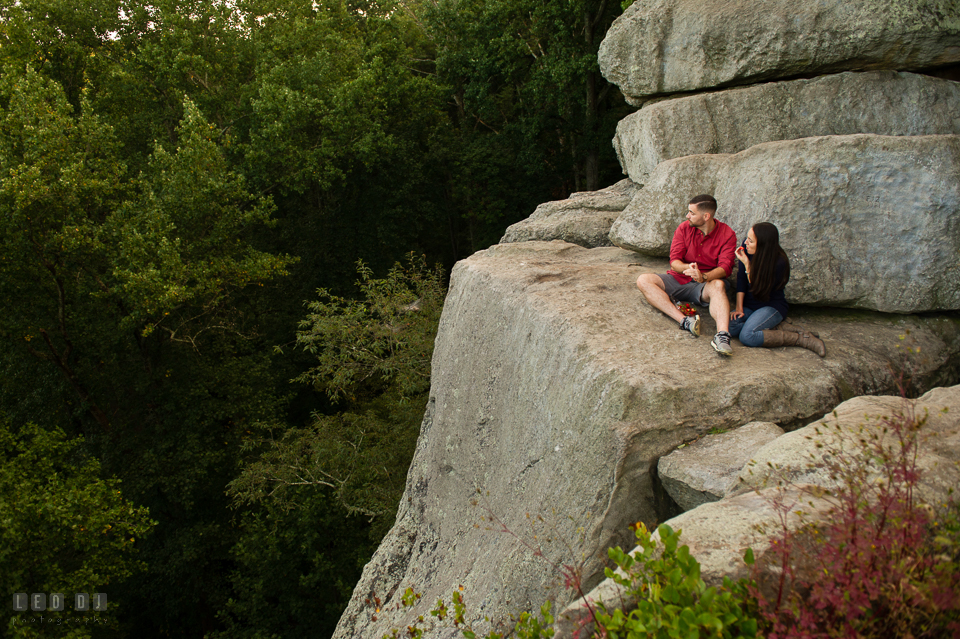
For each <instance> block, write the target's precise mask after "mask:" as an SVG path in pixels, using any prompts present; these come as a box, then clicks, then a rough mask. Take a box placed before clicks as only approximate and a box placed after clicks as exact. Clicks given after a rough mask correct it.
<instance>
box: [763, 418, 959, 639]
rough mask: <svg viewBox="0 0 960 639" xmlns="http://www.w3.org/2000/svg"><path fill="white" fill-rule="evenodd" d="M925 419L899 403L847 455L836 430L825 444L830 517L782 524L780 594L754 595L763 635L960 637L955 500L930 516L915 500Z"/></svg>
mask: <svg viewBox="0 0 960 639" xmlns="http://www.w3.org/2000/svg"><path fill="white" fill-rule="evenodd" d="M925 422H926V415H923V416H920V415H917V414H916V411H915V408H914V404H913V403H912V402H909V401H907V400H904V408H903V409H902V410H901V411H899V412H897V413H896V414H894V415H893V416H890V417H884V418H881V419H880V422H879V426H880V427H879V428H866V427H863V428H861V429H860V431H859V432H858V433H857V435H858V437H857V438H856V443H855V444H854V445H853V446H852V447H850V446H849V445H848V446H847V448H849V450H847V449H845V447H844V444H843V443H842V442H843V441H844V437H843V434H842V433H841V432H840V431H839V428H840V427H839V426H837V428H838V431H837V435H838V437H837V439H836V441H837V442H839V443H837V444H834V445H832V446H828V448H827V450H826V452H827V454H826V455H824V457H823V460H824V461H823V462H822V464H823V466H824V468H825V469H826V470H827V471H828V473H829V476H830V477H831V479H832V480H833V481H834V482H836V486H837V488H836V489H834V490H831V491H830V492H829V494H828V499H829V500H831V501H832V503H833V509H832V512H831V514H830V516H829V517H828V518H826V520H825V521H824V522H821V523H817V524H809V525H807V526H804V527H802V528H800V529H798V530H796V531H793V532H790V531H787V530H786V527H784V532H783V533H782V534H781V536H780V537H779V538H778V539H776V540H775V541H774V542H773V546H772V550H773V556H774V557H776V563H777V564H778V565H779V568H780V571H779V572H780V575H779V583H778V584H777V593H778V594H777V596H776V597H769V598H767V597H764V595H763V594H762V593H761V592H760V590H759V589H755V590H754V594H755V595H756V596H757V598H758V600H759V603H760V611H761V617H762V621H763V626H764V628H763V629H762V634H764V635H765V636H767V637H768V638H769V639H787V638H789V639H801V638H802V639H807V638H814V637H816V638H820V637H831V638H832V637H844V638H846V637H876V638H878V639H879V638H884V639H887V638H912V639H921V638H924V637H950V636H953V637H960V570H958V566H960V562H958V545H957V541H958V540H960V517H958V507H957V504H956V503H955V502H953V501H951V502H950V503H948V504H946V505H942V507H941V512H940V516H939V517H936V518H935V514H936V512H935V509H934V508H933V507H932V506H931V505H929V504H926V503H923V502H922V500H921V499H919V496H918V491H917V487H918V485H919V482H920V478H921V469H920V468H919V467H918V465H917V453H918V440H919V437H920V431H921V428H922V426H923V424H924V423H925ZM819 433H820V431H819V430H818V434H819ZM847 437H849V435H847ZM847 441H849V439H848V440H847ZM783 512H785V510H783ZM782 521H785V520H784V519H782Z"/></svg>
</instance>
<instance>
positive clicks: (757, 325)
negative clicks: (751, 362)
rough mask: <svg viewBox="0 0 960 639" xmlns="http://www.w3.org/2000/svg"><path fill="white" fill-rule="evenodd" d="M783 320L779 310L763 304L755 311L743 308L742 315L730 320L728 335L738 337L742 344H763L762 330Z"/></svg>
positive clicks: (752, 345) (753, 345) (754, 345)
mask: <svg viewBox="0 0 960 639" xmlns="http://www.w3.org/2000/svg"><path fill="white" fill-rule="evenodd" d="M782 321H783V317H781V316H780V311H778V310H777V309H775V308H774V307H772V306H764V307H761V308H758V309H757V310H755V311H751V310H750V309H749V308H745V309H743V317H740V318H737V319H735V320H730V337H739V338H740V343H741V344H743V345H744V346H751V347H756V346H763V331H765V330H769V329H771V328H773V327H774V326H776V325H777V324H779V323H780V322H782Z"/></svg>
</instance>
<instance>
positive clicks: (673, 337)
mask: <svg viewBox="0 0 960 639" xmlns="http://www.w3.org/2000/svg"><path fill="white" fill-rule="evenodd" d="M958 62H960V6H958V5H957V3H956V1H955V0H909V1H904V0H848V1H846V2H837V1H832V0H831V1H827V0H815V1H813V2H808V3H806V4H802V6H801V4H798V3H796V2H793V1H790V2H787V0H722V1H721V0H708V1H706V2H704V1H703V0H637V1H636V2H634V3H633V5H632V6H631V7H630V8H629V9H628V10H627V11H626V12H625V13H624V15H623V16H622V17H621V18H620V19H619V20H617V22H615V23H614V25H613V27H612V28H611V30H610V32H609V33H608V36H607V39H606V40H605V41H604V43H603V45H602V47H601V54H600V65H601V69H602V71H603V72H604V74H605V75H606V76H607V77H608V78H609V79H612V80H613V81H615V82H617V83H618V84H619V85H620V86H621V88H622V89H623V91H624V94H625V95H626V96H627V98H628V100H630V101H631V102H632V103H633V104H636V105H637V106H641V105H642V108H641V109H640V110H639V111H638V112H637V113H635V114H633V115H632V116H630V117H629V118H627V119H626V120H624V122H622V123H621V125H620V127H619V128H618V132H617V138H616V140H615V142H614V143H615V145H616V147H617V151H618V154H619V156H620V159H621V164H622V165H623V168H624V172H625V173H626V174H627V175H628V177H629V179H630V182H624V183H620V184H618V185H617V186H616V187H615V188H611V189H609V190H605V191H604V192H600V193H595V194H588V195H583V194H582V195H578V196H577V197H573V198H571V199H570V200H568V201H565V202H560V203H552V204H550V205H544V206H542V207H541V208H539V209H538V211H537V213H536V214H535V215H534V216H531V219H530V220H528V221H526V222H524V223H521V224H519V225H516V226H515V227H512V228H511V229H510V230H509V231H508V232H507V234H506V235H505V237H504V239H503V240H502V242H503V243H501V244H500V245H498V246H495V247H493V248H491V249H488V250H486V251H482V252H480V253H478V254H476V255H474V256H472V257H471V258H469V259H467V260H464V261H462V262H460V263H459V264H457V266H456V267H455V269H454V271H453V273H452V276H451V284H450V291H449V295H448V297H447V302H446V304H445V306H444V311H443V317H442V320H441V326H440V332H439V334H438V336H437V342H436V350H435V354H434V359H433V373H432V375H433V381H432V386H431V392H430V402H429V406H428V409H427V412H426V415H425V416H424V420H423V426H422V429H421V434H420V439H419V442H418V446H417V451H416V454H415V458H414V460H413V464H412V466H411V468H410V471H409V474H408V477H407V488H406V492H405V494H404V497H403V500H402V503H401V505H400V509H399V512H398V516H397V522H396V525H395V526H394V528H393V529H392V530H391V531H390V533H389V534H388V535H387V537H386V538H385V539H384V541H383V543H382V545H381V547H380V548H379V549H378V551H377V553H376V554H375V556H374V557H373V559H372V560H371V562H370V563H369V564H368V565H367V567H366V568H365V570H364V573H363V577H362V578H361V580H360V582H359V583H358V584H357V587H356V589H355V591H354V595H353V598H352V600H351V602H350V604H349V606H348V609H347V611H346V612H345V613H344V615H343V617H342V619H341V621H340V624H339V626H338V628H337V631H336V634H335V637H338V638H340V639H347V638H356V639H361V638H362V639H367V638H371V639H372V638H378V637H381V636H383V635H384V634H386V633H388V632H390V631H391V630H392V629H403V628H405V627H406V626H407V625H408V624H410V623H412V622H414V621H416V620H417V619H418V617H420V616H421V615H422V616H424V617H425V618H426V619H428V620H429V619H431V617H430V615H429V614H428V610H429V609H430V607H431V606H432V604H433V603H434V602H435V601H436V600H437V599H438V598H440V597H446V598H449V596H450V594H451V592H453V591H454V590H458V591H460V589H461V588H462V591H463V593H464V596H465V600H466V602H467V604H468V611H469V614H470V615H472V617H473V618H479V617H483V616H488V617H490V618H492V619H505V618H507V617H508V616H509V615H510V614H511V613H515V612H517V611H519V610H523V609H530V608H536V607H538V606H539V605H540V603H541V602H542V601H544V600H545V599H556V600H559V602H560V603H567V602H569V601H570V600H571V598H572V597H573V595H572V594H571V593H568V592H567V591H565V590H564V589H563V587H562V584H561V583H560V582H561V581H562V579H561V573H562V571H563V566H566V565H569V566H575V567H579V569H580V570H581V571H582V575H583V576H584V579H585V581H584V585H585V586H586V587H588V588H589V587H592V586H593V585H596V584H597V583H599V582H600V581H601V578H602V562H603V560H604V558H605V557H606V548H607V547H608V546H610V545H613V544H623V543H625V542H627V541H629V538H630V534H629V530H628V528H627V525H628V524H629V523H632V522H635V521H643V522H645V523H646V524H648V525H649V526H652V525H654V524H655V523H657V522H658V521H661V520H662V519H664V518H666V517H669V516H671V515H673V514H675V513H676V510H675V509H676V506H675V504H673V503H672V502H671V501H670V500H669V499H668V498H667V497H666V496H665V493H664V492H663V491H662V490H661V486H660V485H659V479H658V476H657V472H656V467H657V463H658V460H659V458H660V457H662V456H664V455H666V454H668V453H670V452H671V451H673V450H675V449H676V448H677V447H678V446H680V445H682V444H683V443H684V442H688V441H691V440H694V439H696V438H698V437H700V436H702V435H704V434H706V433H708V432H709V431H711V430H713V429H718V430H728V429H736V428H738V427H739V426H741V425H744V424H747V423H750V422H757V421H762V422H771V423H774V424H776V425H778V426H779V427H781V428H784V429H785V430H788V431H789V430H792V429H795V428H797V427H799V426H802V425H804V424H807V423H809V422H811V421H814V420H817V419H819V418H821V417H822V416H823V415H824V414H826V413H828V412H829V411H831V410H832V409H833V408H834V407H835V406H836V405H837V404H839V403H840V402H842V401H844V400H847V399H850V398H852V397H855V396H858V395H877V394H885V393H890V392H892V391H894V390H896V386H897V382H898V380H899V379H900V378H901V377H900V374H901V373H902V372H903V371H909V373H910V377H909V378H910V383H911V384H912V387H911V390H912V391H914V392H920V391H924V390H926V389H929V388H933V387H936V386H941V385H945V384H953V383H956V381H957V380H958V376H960V316H958V315H957V314H956V313H955V312H952V310H953V309H960V296H958V290H960V287H958V286H957V284H956V282H957V280H958V276H960V228H958V227H957V225H956V223H955V220H956V219H958V213H960V191H958V184H960V146H958V142H957V141H958V139H960V108H958V98H960V84H958V83H957V82H954V81H953V80H950V79H948V78H949V77H952V76H953V75H954V74H955V73H956V68H955V66H954V67H951V65H957V64H958ZM908 72H909V73H908ZM935 76H936V77H935ZM702 192H714V193H715V194H716V195H717V198H718V200H720V210H719V211H718V218H719V219H722V220H726V221H728V222H729V223H731V224H732V225H733V226H734V228H735V230H736V231H737V233H738V235H739V236H740V237H741V239H742V237H743V235H744V234H745V233H746V231H747V229H748V228H749V226H750V225H751V224H753V223H755V222H757V221H762V220H770V221H774V222H775V223H776V224H777V225H778V226H779V227H780V229H781V232H782V237H783V242H784V246H785V247H786V248H787V251H788V254H789V255H790V257H791V261H792V264H793V275H792V279H791V283H790V286H789V287H788V289H787V294H788V299H790V301H791V302H792V303H795V304H797V303H800V304H808V305H816V306H807V307H799V306H797V307H794V310H793V311H792V312H791V317H792V319H793V320H794V321H795V322H798V323H801V324H803V325H805V326H807V327H808V328H813V329H816V330H818V331H819V333H820V335H821V337H822V338H823V339H824V342H825V343H826V347H827V357H826V358H825V359H820V358H819V357H817V356H816V355H815V354H813V353H811V352H809V351H806V350H802V349H769V350H768V349H762V348H761V349H746V348H743V347H742V346H740V345H739V343H737V342H734V353H735V354H734V356H733V357H732V358H731V359H720V358H718V357H717V356H716V355H715V354H714V353H713V351H712V350H711V348H710V346H709V344H708V339H709V338H708V337H703V338H700V339H696V338H694V337H693V336H691V335H690V334H688V333H684V332H681V331H678V330H677V327H676V323H675V322H673V321H672V320H669V319H668V318H666V317H665V316H664V315H662V314H660V313H659V312H657V311H655V310H654V309H652V308H651V307H650V306H649V305H647V304H646V303H645V302H644V301H643V298H642V296H641V295H640V294H639V292H638V291H637V289H636V286H635V281H636V278H637V276H638V275H639V274H641V273H647V272H663V271H665V270H666V268H667V263H666V260H665V258H664V256H665V247H666V245H667V244H668V243H669V239H670V235H671V234H672V232H673V230H674V228H675V227H676V225H677V224H678V223H679V222H680V221H681V220H682V219H683V212H684V210H685V204H686V202H687V201H688V200H689V198H690V197H691V196H693V195H696V194H698V193H702ZM607 229H612V230H611V231H610V232H609V234H608V235H607V236H606V237H605V233H604V232H605V231H606V230H607ZM532 240H537V241H532ZM540 240H555V241H540ZM608 241H609V242H612V243H613V244H616V245H617V246H616V247H604V246H603V245H604V244H606V243H607V242H608ZM571 242H572V243H571ZM590 247H597V248H590ZM840 306H845V307H848V308H847V309H846V310H840V309H838V308H837V307H840ZM713 330H714V327H713V325H712V322H711V321H710V320H709V318H704V327H703V333H704V334H706V335H709V334H712V332H713ZM908 334H909V338H908V339H909V340H911V343H912V344H913V346H915V347H918V348H911V349H902V348H898V346H900V345H901V344H902V340H901V338H902V337H903V336H904V335H908ZM762 508H763V507H762V500H758V498H756V497H755V496H751V495H740V496H737V497H734V498H731V499H729V500H728V499H724V500H722V501H721V502H716V503H715V504H705V505H704V506H701V507H700V508H697V509H695V510H692V511H690V512H688V513H685V514H684V515H683V516H684V517H686V518H687V519H685V520H684V521H686V522H687V523H686V524H685V529H686V527H689V528H690V529H691V530H700V531H702V534H701V536H700V538H699V541H698V543H699V544H700V547H702V548H714V549H716V548H717V546H718V542H717V541H716V540H713V541H711V540H709V539H704V535H707V536H709V528H710V525H711V524H710V523H709V522H710V521H714V520H713V519H710V517H713V515H707V516H706V517H707V518H706V519H703V518H701V519H697V516H696V515H694V513H696V512H697V511H700V510H704V511H705V512H711V513H714V514H716V513H717V512H720V511H724V512H736V513H739V515H738V517H739V519H738V520H739V521H741V523H743V522H751V521H753V522H755V521H759V520H760V519H762V518H763V517H764V516H765V514H764V513H762V512H760V511H761V510H762ZM756 509H759V510H756ZM755 510H756V512H755ZM741 528H742V530H741V531H740V533H738V534H739V535H740V537H738V539H741V538H742V539H748V538H749V539H753V537H752V535H753V532H751V531H752V530H753V529H752V528H750V527H749V526H748V525H747V524H746V523H743V526H741ZM738 543H739V542H738ZM744 543H746V542H744ZM750 543H754V542H753V541H751V542H750ZM721 563H722V562H721ZM727 563H729V562H727ZM724 565H726V564H724ZM408 587H409V588H412V589H413V590H414V591H416V592H418V593H420V594H421V599H420V601H421V602H422V603H419V604H417V605H415V606H413V607H412V608H406V607H404V606H401V605H400V603H399V601H400V598H401V595H402V593H403V592H404V590H405V589H406V588H408ZM457 635H458V632H457V631H456V630H453V629H450V628H446V629H438V632H437V634H436V635H434V636H439V637H454V636H457Z"/></svg>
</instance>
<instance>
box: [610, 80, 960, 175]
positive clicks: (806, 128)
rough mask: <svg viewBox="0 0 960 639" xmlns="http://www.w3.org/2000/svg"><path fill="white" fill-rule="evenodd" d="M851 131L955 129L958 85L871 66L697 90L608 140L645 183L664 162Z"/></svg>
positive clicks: (656, 106)
mask: <svg viewBox="0 0 960 639" xmlns="http://www.w3.org/2000/svg"><path fill="white" fill-rule="evenodd" d="M854 133H876V134H880V135H944V134H960V82H954V81H951V80H944V79H941V78H933V77H930V76H925V75H917V74H914V73H897V72H894V71H871V72H866V73H852V72H848V73H838V74H832V75H827V76H822V77H818V78H814V79H809V80H791V81H784V82H767V83H763V84H759V85H755V86H750V87H740V88H735V89H727V90H724V91H714V92H710V93H701V94H697V95H692V96H685V97H682V98H676V99H673V100H662V101H659V102H653V103H650V104H647V105H645V106H644V107H643V108H642V109H640V110H639V111H637V112H636V113H633V114H631V115H629V116H627V117H626V118H624V119H623V120H621V121H620V123H619V124H618V125H617V134H616V137H615V138H614V140H613V144H614V147H615V148H616V150H617V156H618V157H619V158H620V165H621V166H622V167H623V171H624V173H625V174H627V175H629V176H630V179H631V180H633V181H634V182H636V183H637V184H644V183H646V181H647V179H648V177H649V175H650V173H651V172H652V171H653V169H654V168H656V166H657V165H658V164H659V163H660V162H663V161H664V160H670V159H673V158H678V157H683V156H686V155H698V154H701V153H738V152H740V151H743V150H745V149H748V148H750V147H751V146H754V145H756V144H760V143H763V142H772V141H775V140H793V139H796V138H806V137H815V136H823V135H850V134H854Z"/></svg>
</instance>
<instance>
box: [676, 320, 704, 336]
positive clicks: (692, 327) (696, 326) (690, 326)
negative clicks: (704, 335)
mask: <svg viewBox="0 0 960 639" xmlns="http://www.w3.org/2000/svg"><path fill="white" fill-rule="evenodd" d="M680 330H681V331H690V332H691V333H693V336H694V337H700V316H699V315H688V316H687V317H684V318H683V321H682V322H680Z"/></svg>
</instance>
